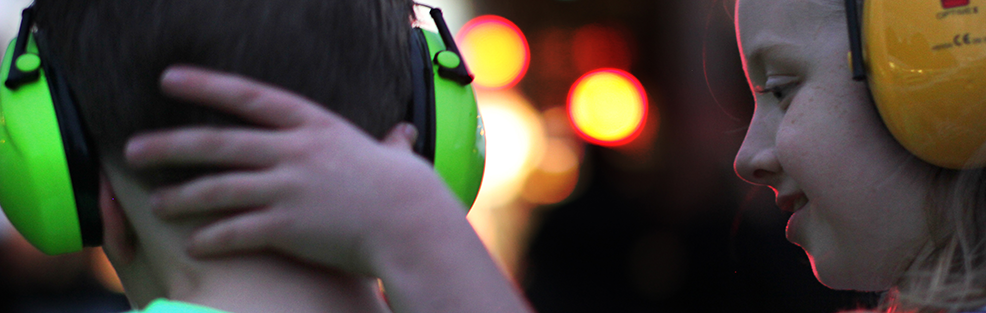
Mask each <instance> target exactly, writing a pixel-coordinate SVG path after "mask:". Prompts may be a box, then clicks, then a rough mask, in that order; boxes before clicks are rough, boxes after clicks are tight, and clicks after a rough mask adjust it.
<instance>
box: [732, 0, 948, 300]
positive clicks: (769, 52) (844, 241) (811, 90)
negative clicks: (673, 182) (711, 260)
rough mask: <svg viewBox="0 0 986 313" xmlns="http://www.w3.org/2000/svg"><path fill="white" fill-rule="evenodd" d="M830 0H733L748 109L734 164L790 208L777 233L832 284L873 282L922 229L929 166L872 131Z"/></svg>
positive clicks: (839, 15) (890, 273) (836, 0)
mask: <svg viewBox="0 0 986 313" xmlns="http://www.w3.org/2000/svg"><path fill="white" fill-rule="evenodd" d="M842 3H843V1H841V0H740V1H739V3H738V4H737V9H736V14H737V19H736V20H737V33H738V34H737V37H738V39H739V41H740V46H741V48H740V50H741V52H742V56H743V65H744V69H745V70H746V75H747V79H748V81H749V84H750V86H751V88H753V90H754V91H755V98H756V109H755V111H754V114H753V121H752V122H751V123H750V128H749V131H748V132H747V134H746V139H745V140H744V141H743V146H742V147H741V148H740V151H739V153H738V154H737V155H736V172H737V173H738V174H739V175H740V177H742V178H743V179H745V180H747V181H749V182H751V183H754V184H758V185H766V186H769V187H770V188H771V189H773V190H774V192H775V193H776V194H777V204H778V206H780V207H781V209H783V210H785V211H791V212H794V214H793V215H792V216H791V219H790V220H789V221H788V226H787V238H788V240H790V241H791V242H793V243H795V244H797V245H799V246H801V247H802V248H803V249H804V250H805V252H807V253H808V256H809V258H810V259H811V265H812V268H813V269H814V272H815V277H816V278H818V280H819V281H820V282H822V283H823V284H825V285H827V286H829V287H830V288H835V289H857V290H884V289H887V288H888V287H890V285H891V284H892V283H893V282H894V281H895V280H896V279H897V278H898V277H899V276H900V275H901V273H902V271H903V270H904V269H906V267H907V265H909V264H910V261H911V260H912V259H913V258H914V256H915V255H916V254H917V253H918V250H919V249H921V247H922V245H923V244H924V243H925V242H926V238H927V237H928V230H927V227H926V218H925V215H924V209H923V207H924V199H925V196H926V194H927V191H928V185H929V184H930V181H929V174H930V173H931V171H932V170H933V167H932V166H931V165H927V164H926V163H923V162H921V161H919V160H917V159H916V158H914V157H912V156H911V154H910V153H908V152H907V151H906V150H904V148H902V147H901V146H900V145H899V144H898V143H897V142H896V141H895V140H894V138H893V137H892V136H891V135H890V133H889V132H888V131H887V129H886V128H885V127H884V125H883V122H882V121H881V120H880V116H879V114H878V113H877V111H876V108H875V107H874V105H873V104H872V103H871V101H870V98H869V95H868V94H867V88H866V85H865V83H863V82H855V81H853V80H852V78H851V71H850V69H849V64H848V60H847V59H848V58H847V53H848V51H849V40H848V31H847V28H846V16H845V10H844V8H843V7H842Z"/></svg>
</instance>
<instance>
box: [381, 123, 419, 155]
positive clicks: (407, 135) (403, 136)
mask: <svg viewBox="0 0 986 313" xmlns="http://www.w3.org/2000/svg"><path fill="white" fill-rule="evenodd" d="M417 140H418V129H417V128H415V127H414V125H411V124H409V123H400V124H397V126H394V129H391V130H390V133H388V134H387V136H386V137H384V138H383V145H384V146H388V147H391V148H396V149H398V150H404V151H413V150H414V143H415V142H416V141H417Z"/></svg>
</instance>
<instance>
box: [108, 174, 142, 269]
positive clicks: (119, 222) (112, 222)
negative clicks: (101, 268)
mask: <svg viewBox="0 0 986 313" xmlns="http://www.w3.org/2000/svg"><path fill="white" fill-rule="evenodd" d="M99 211H100V212H101V214H100V215H101V216H102V218H103V251H104V252H106V256H107V257H108V258H109V259H110V260H111V261H113V264H115V265H127V264H130V262H131V261H133V258H134V253H135V249H136V247H134V242H133V236H132V235H131V225H130V222H129V221H128V220H127V218H126V217H125V215H124V213H123V208H121V207H120V202H119V201H118V200H117V199H116V192H115V191H113V186H112V185H111V184H110V180H109V178H107V177H106V173H100V174H99Z"/></svg>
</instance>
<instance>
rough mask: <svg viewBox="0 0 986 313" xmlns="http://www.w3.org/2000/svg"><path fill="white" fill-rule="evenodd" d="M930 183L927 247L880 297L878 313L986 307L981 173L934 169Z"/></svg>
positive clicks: (984, 181) (985, 172)
mask: <svg viewBox="0 0 986 313" xmlns="http://www.w3.org/2000/svg"><path fill="white" fill-rule="evenodd" d="M980 150H981V152H980V155H983V153H982V150H984V149H980ZM932 181H933V182H934V183H935V184H934V189H933V190H931V191H930V192H929V194H928V198H927V205H926V210H925V213H926V214H927V220H928V229H929V231H930V236H929V239H928V242H927V244H926V247H925V248H924V249H923V250H922V251H921V253H920V254H918V256H917V257H916V258H915V259H914V262H913V263H912V264H911V266H910V267H909V269H908V270H907V271H906V272H905V273H904V275H902V276H901V277H900V279H899V280H898V281H897V283H896V284H895V287H894V289H892V290H890V291H889V292H888V293H887V294H886V295H885V296H884V300H883V301H882V305H881V307H880V310H881V311H883V312H962V311H974V310H978V309H980V308H983V307H986V169H974V170H948V169H939V170H938V173H936V175H935V177H934V178H933V180H932Z"/></svg>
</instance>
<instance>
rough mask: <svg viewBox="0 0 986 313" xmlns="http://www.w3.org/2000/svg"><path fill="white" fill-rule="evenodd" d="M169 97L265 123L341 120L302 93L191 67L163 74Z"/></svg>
mask: <svg viewBox="0 0 986 313" xmlns="http://www.w3.org/2000/svg"><path fill="white" fill-rule="evenodd" d="M161 89H162V91H163V92H164V93H165V94H166V95H169V96H172V97H175V98H179V99H184V100H188V101H192V102H196V103H198V104H201V105H203V106H206V107H211V108H214V109H217V110H220V111H224V112H227V113H230V114H233V115H236V116H239V117H241V118H243V119H246V120H248V121H251V122H254V123H257V124H260V125H262V126H268V127H275V128H289V127H296V126H299V125H302V124H305V123H308V122H314V121H327V120H328V121H334V120H337V119H339V118H338V117H336V116H335V115H334V114H333V113H331V112H329V111H327V110H324V109H322V107H320V106H318V105H317V104H315V103H312V102H311V101H309V100H308V99H305V98H303V97H301V96H297V95H295V94H293V93H289V92H287V91H284V90H282V89H280V88H276V87H273V86H270V85H267V84H263V83H259V82H256V81H253V80H250V79H247V78H244V77H241V76H237V75H232V74H225V73H219V72H214V71H209V70H205V69H200V68H194V67H189V66H173V67H171V68H169V69H167V70H165V72H164V74H163V75H162V77H161Z"/></svg>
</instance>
